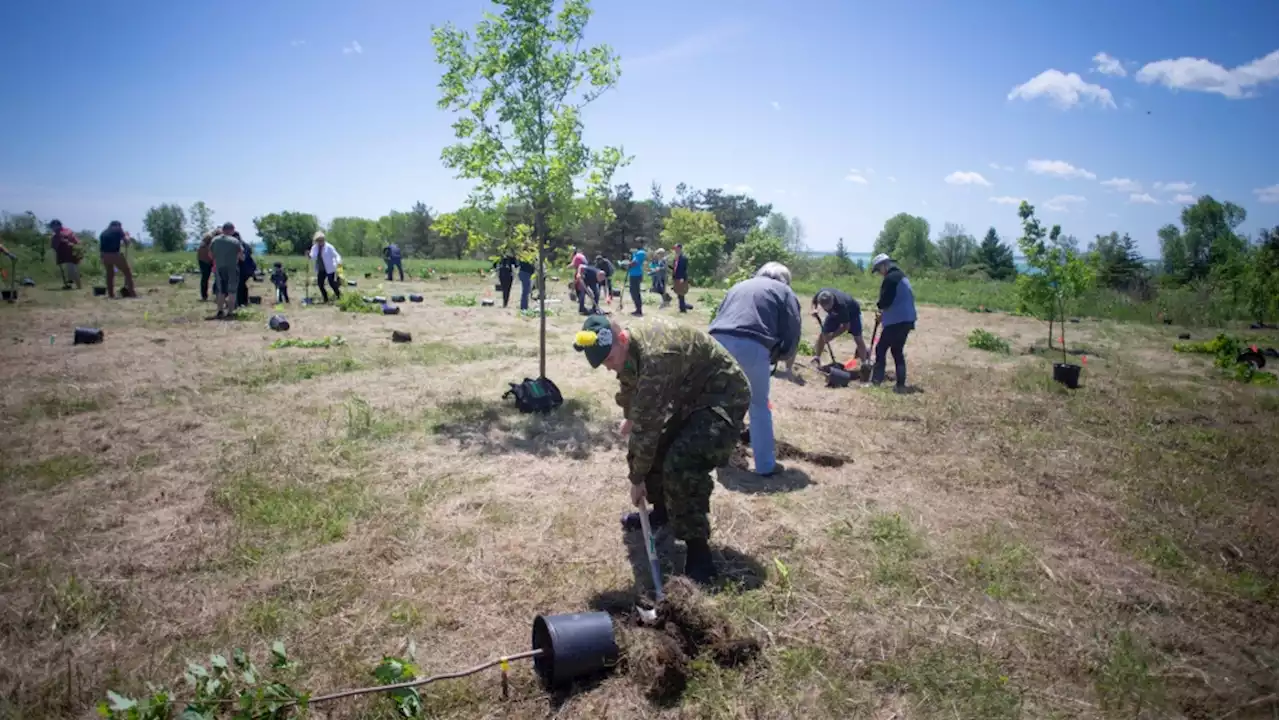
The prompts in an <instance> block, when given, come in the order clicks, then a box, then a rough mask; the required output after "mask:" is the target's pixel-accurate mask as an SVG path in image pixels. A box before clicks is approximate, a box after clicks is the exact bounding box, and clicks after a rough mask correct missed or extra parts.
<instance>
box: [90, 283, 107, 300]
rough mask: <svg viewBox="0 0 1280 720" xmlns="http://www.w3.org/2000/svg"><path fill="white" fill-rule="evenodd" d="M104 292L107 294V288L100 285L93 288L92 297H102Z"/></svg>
mask: <svg viewBox="0 0 1280 720" xmlns="http://www.w3.org/2000/svg"><path fill="white" fill-rule="evenodd" d="M106 294H107V289H106V288H105V287H102V286H101V285H99V286H97V287H94V288H93V296H94V297H102V296H103V295H106Z"/></svg>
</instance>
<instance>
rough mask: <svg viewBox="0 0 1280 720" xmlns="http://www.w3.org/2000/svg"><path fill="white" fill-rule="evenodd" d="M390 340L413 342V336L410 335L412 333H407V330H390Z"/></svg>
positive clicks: (394, 341)
mask: <svg viewBox="0 0 1280 720" xmlns="http://www.w3.org/2000/svg"><path fill="white" fill-rule="evenodd" d="M391 342H393V343H407V342H413V336H412V335H410V334H409V333H407V332H401V331H399V330H392V331H391Z"/></svg>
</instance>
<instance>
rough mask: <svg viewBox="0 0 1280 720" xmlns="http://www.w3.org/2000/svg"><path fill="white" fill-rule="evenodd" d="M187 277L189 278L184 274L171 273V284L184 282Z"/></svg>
mask: <svg viewBox="0 0 1280 720" xmlns="http://www.w3.org/2000/svg"><path fill="white" fill-rule="evenodd" d="M186 279H187V278H186V277H185V276H183V275H170V276H169V284H170V285H177V284H178V283H180V282H182V281H183V280H186Z"/></svg>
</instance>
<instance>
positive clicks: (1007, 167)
mask: <svg viewBox="0 0 1280 720" xmlns="http://www.w3.org/2000/svg"><path fill="white" fill-rule="evenodd" d="M987 167H989V168H991V169H992V170H1004V171H1005V172H1013V166H1012V165H1001V164H1000V163H997V162H989V163H987Z"/></svg>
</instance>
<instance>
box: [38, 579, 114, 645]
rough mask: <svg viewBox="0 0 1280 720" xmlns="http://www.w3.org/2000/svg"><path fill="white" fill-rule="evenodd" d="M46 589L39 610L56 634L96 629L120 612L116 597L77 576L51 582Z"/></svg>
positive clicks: (46, 585) (46, 584)
mask: <svg viewBox="0 0 1280 720" xmlns="http://www.w3.org/2000/svg"><path fill="white" fill-rule="evenodd" d="M45 588H46V589H45V592H44V595H43V597H42V598H41V602H40V610H41V613H42V615H43V616H44V618H45V620H46V621H47V622H48V625H47V626H46V627H48V628H49V629H50V630H51V631H52V632H53V633H55V634H59V635H61V634H67V633H74V632H81V631H88V630H95V629H98V628H101V627H104V626H106V625H107V624H108V623H110V622H111V621H112V620H114V619H115V617H116V615H117V614H118V613H119V606H118V603H117V602H116V600H115V598H113V597H112V596H110V595H109V594H107V593H104V592H102V591H101V590H100V589H98V588H97V587H96V586H94V585H93V584H91V583H89V582H87V581H85V580H83V579H81V578H79V577H77V576H75V575H69V576H67V577H66V578H64V579H62V580H59V581H54V580H49V581H47V582H46V583H45Z"/></svg>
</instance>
